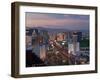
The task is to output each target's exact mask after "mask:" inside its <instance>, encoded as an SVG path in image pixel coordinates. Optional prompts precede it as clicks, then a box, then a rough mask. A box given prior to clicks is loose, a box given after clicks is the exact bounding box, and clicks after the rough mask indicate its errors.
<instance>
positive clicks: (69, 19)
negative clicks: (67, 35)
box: [25, 12, 89, 30]
mask: <svg viewBox="0 0 100 80" xmlns="http://www.w3.org/2000/svg"><path fill="white" fill-rule="evenodd" d="M25 18H26V22H25V23H26V24H25V25H26V27H30V28H32V27H33V28H34V27H35V28H37V27H43V28H55V29H68V30H75V29H77V30H89V15H77V14H55V13H31V12H26V15H25Z"/></svg>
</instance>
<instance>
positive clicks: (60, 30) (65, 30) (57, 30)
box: [26, 27, 89, 32]
mask: <svg viewBox="0 0 100 80" xmlns="http://www.w3.org/2000/svg"><path fill="white" fill-rule="evenodd" d="M26 29H27V30H28V29H38V30H46V31H48V32H71V31H79V32H89V30H68V29H60V28H44V27H31V28H30V27H26Z"/></svg>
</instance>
